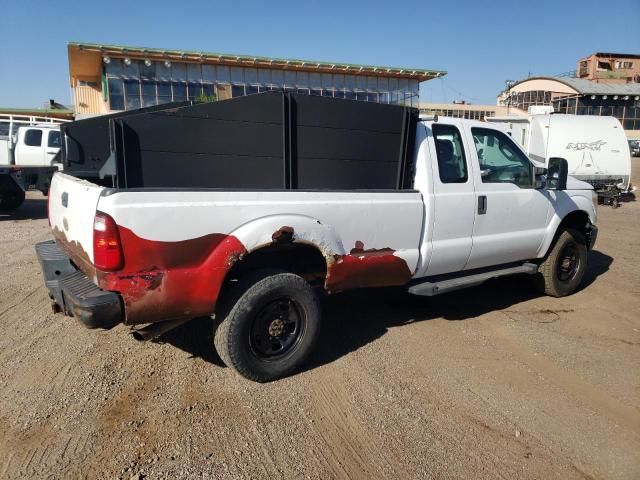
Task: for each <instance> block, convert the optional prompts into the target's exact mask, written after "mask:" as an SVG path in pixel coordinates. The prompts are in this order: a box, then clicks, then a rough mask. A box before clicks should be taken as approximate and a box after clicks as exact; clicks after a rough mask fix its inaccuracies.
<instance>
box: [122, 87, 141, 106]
mask: <svg viewBox="0 0 640 480" xmlns="http://www.w3.org/2000/svg"><path fill="white" fill-rule="evenodd" d="M124 97H125V105H126V106H127V110H133V109H136V108H140V82H139V81H138V80H125V81H124Z"/></svg>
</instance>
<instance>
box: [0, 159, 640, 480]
mask: <svg viewBox="0 0 640 480" xmlns="http://www.w3.org/2000/svg"><path fill="white" fill-rule="evenodd" d="M632 164H633V169H634V175H635V178H634V180H635V181H634V182H633V183H634V184H640V160H639V159H633V160H632ZM599 228H600V234H599V238H598V243H597V246H596V249H595V251H594V252H592V254H591V258H590V265H589V270H588V274H587V277H586V281H585V285H584V288H583V289H582V290H581V291H580V292H579V293H577V294H575V295H573V296H571V297H566V298H561V299H555V298H548V297H542V296H540V295H538V294H537V293H535V291H534V290H533V289H531V288H530V285H529V279H527V278H505V279H501V280H496V281H493V282H489V283H487V284H485V285H483V286H480V287H477V288H473V289H470V290H463V291H459V292H455V293H452V294H448V295H443V296H441V297H435V298H428V299H422V298H411V297H408V296H406V295H404V294H402V293H401V292H398V291H392V290H389V291H387V290H382V291H380V290H375V291H361V292H353V293H347V294H343V295H338V296H335V297H329V298H326V299H324V300H323V309H324V317H325V320H326V322H325V325H324V330H323V334H322V341H321V346H320V349H319V351H318V352H316V354H315V355H314V357H313V359H312V362H311V363H310V365H309V366H308V369H307V370H306V371H304V372H302V373H300V374H298V375H295V376H293V377H291V378H288V379H285V380H281V381H277V382H274V383H270V384H264V385H260V384H255V383H251V382H248V381H246V380H244V379H242V378H241V377H239V376H237V375H236V374H234V373H233V372H232V371H231V370H229V369H227V368H224V367H223V366H221V363H220V360H219V359H218V358H217V356H216V354H215V353H214V351H213V342H212V339H211V335H212V322H211V321H210V320H207V319H198V320H195V321H193V322H190V323H188V324H186V325H183V326H182V327H180V328H179V329H177V330H175V331H173V332H170V333H169V334H167V335H165V337H163V339H162V342H159V343H138V342H136V341H135V340H134V339H133V338H132V336H131V335H130V334H129V330H128V328H127V327H124V326H119V327H116V328H114V329H112V330H110V331H92V330H87V329H85V328H84V327H82V326H81V325H80V324H79V323H78V322H77V321H76V320H74V319H72V318H67V317H63V316H61V315H54V314H53V313H52V312H51V309H50V306H49V300H48V298H47V294H46V289H45V287H44V285H43V282H42V278H41V275H40V272H39V266H38V263H37V260H36V257H35V254H34V250H33V245H34V244H35V243H36V242H39V241H42V240H46V239H48V238H50V234H49V229H48V224H47V219H46V198H44V197H42V196H41V195H40V194H39V193H35V194H29V197H28V200H27V201H26V203H25V204H24V205H23V206H22V207H21V208H20V209H19V210H18V211H17V213H16V214H15V215H13V216H0V269H1V270H0V271H1V272H2V274H1V275H0V292H2V295H1V296H0V452H1V453H0V478H77V477H80V478H84V477H90V478H126V479H129V478H132V477H133V478H149V479H156V478H176V477H188V478H323V479H327V478H394V479H404V478H420V479H422V478H487V479H489V478H490V479H494V478H505V479H512V478H562V479H572V478H576V479H596V478H597V479H600V478H608V479H627V478H628V479H631V478H640V455H639V453H638V452H640V375H639V374H638V372H639V371H640V272H639V269H638V258H639V256H640V202H626V203H623V204H622V206H621V207H620V208H618V209H615V210H614V209H611V208H609V207H601V208H600V220H599Z"/></svg>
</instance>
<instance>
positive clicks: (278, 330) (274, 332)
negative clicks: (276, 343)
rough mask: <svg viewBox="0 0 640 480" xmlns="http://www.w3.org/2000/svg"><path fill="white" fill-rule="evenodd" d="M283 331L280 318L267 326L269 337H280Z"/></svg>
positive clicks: (282, 323)
mask: <svg viewBox="0 0 640 480" xmlns="http://www.w3.org/2000/svg"><path fill="white" fill-rule="evenodd" d="M283 331H284V322H283V321H282V319H281V318H276V319H275V320H274V321H273V322H271V324H270V325H269V335H271V336H272V337H279V336H280V335H282V332H283Z"/></svg>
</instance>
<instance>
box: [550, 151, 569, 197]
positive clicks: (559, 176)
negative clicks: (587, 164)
mask: <svg viewBox="0 0 640 480" xmlns="http://www.w3.org/2000/svg"><path fill="white" fill-rule="evenodd" d="M568 175H569V164H568V163H567V160H566V159H564V158H560V157H551V158H550V159H549V166H548V168H547V187H548V188H550V189H552V190H566V189H567V176H568Z"/></svg>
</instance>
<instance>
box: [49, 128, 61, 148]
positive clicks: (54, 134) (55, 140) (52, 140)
mask: <svg viewBox="0 0 640 480" xmlns="http://www.w3.org/2000/svg"><path fill="white" fill-rule="evenodd" d="M47 146H48V147H51V148H60V132H58V131H57V130H53V131H51V132H49V142H48V143H47Z"/></svg>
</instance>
